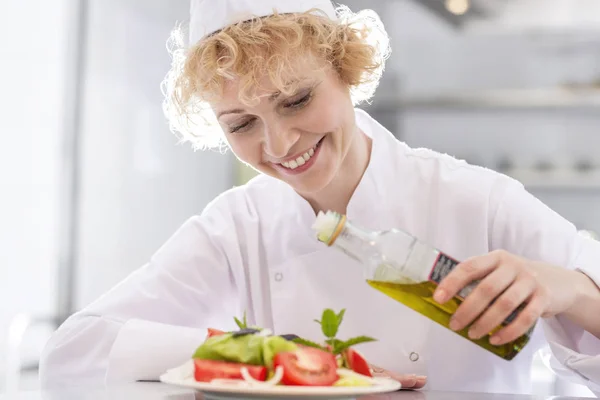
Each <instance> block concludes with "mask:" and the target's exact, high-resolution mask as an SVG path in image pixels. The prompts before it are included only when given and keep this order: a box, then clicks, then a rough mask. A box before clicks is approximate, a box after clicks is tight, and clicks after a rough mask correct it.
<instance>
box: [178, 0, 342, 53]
mask: <svg viewBox="0 0 600 400" xmlns="http://www.w3.org/2000/svg"><path fill="white" fill-rule="evenodd" d="M313 8H315V9H318V10H320V11H322V12H324V13H325V14H326V15H327V16H328V17H329V18H331V19H336V13H335V8H334V7H333V4H332V3H331V1H330V0H191V4H190V28H189V35H190V36H189V40H190V46H192V45H194V44H195V43H196V42H198V41H199V40H201V39H203V38H204V37H206V36H207V35H210V34H211V33H214V32H216V31H218V30H221V29H223V28H225V27H226V26H228V25H232V24H235V23H237V22H241V21H247V20H250V19H253V18H259V17H265V16H267V15H271V14H273V10H276V11H277V12H278V13H280V14H286V13H301V12H306V11H308V10H310V9H313Z"/></svg>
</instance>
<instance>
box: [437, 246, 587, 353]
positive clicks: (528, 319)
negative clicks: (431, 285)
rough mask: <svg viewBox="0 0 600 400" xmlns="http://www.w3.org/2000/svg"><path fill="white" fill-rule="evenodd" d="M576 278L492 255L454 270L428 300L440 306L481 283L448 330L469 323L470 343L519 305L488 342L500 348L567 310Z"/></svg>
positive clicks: (549, 267) (562, 270)
mask: <svg viewBox="0 0 600 400" xmlns="http://www.w3.org/2000/svg"><path fill="white" fill-rule="evenodd" d="M576 274H579V275H581V274H580V273H579V272H576V271H571V270H568V269H565V268H560V267H556V266H553V265H550V264H546V263H542V262H535V261H530V260H527V259H525V258H522V257H518V256H515V255H513V254H510V253H508V252H506V251H493V252H491V253H489V254H486V255H483V256H479V257H473V258H471V259H468V260H466V261H464V262H462V263H460V264H459V265H457V266H456V267H455V268H454V270H453V271H452V272H451V273H450V274H448V276H446V278H445V279H444V280H442V282H441V283H440V285H439V286H438V288H437V289H436V291H435V293H434V299H435V300H436V301H437V302H438V303H441V304H443V303H445V302H446V301H448V300H449V299H450V298H452V297H453V296H455V295H456V294H457V293H458V292H459V291H460V290H461V289H463V288H464V287H465V286H466V285H468V284H469V283H471V282H473V281H475V280H481V282H480V283H479V284H478V285H477V287H476V288H475V289H474V290H473V291H472V292H471V293H470V294H469V295H468V296H467V298H466V299H465V300H464V302H463V303H462V304H461V305H460V306H459V308H458V310H457V311H456V313H455V314H454V315H453V317H452V319H451V323H450V328H451V329H453V330H461V329H463V328H465V327H467V326H469V325H471V324H472V325H471V327H470V329H469V337H471V338H472V339H479V338H482V337H483V336H485V335H486V334H488V333H489V332H491V331H492V330H493V329H495V328H496V327H498V326H499V325H500V324H501V323H502V322H503V321H504V320H505V319H506V318H507V317H508V316H509V315H510V314H511V313H512V312H513V311H515V310H516V309H517V308H518V307H519V306H521V305H523V304H524V303H525V304H524V308H523V309H522V310H521V311H520V313H519V316H518V317H517V318H516V319H514V320H513V321H512V322H511V323H510V324H509V325H508V326H506V327H504V328H502V329H501V330H500V331H498V332H497V333H495V334H494V335H493V336H492V337H491V338H490V343H492V344H493V345H502V344H505V343H508V342H510V341H512V340H515V339H517V338H518V337H520V336H521V335H523V334H524V333H526V332H527V331H528V330H529V329H530V328H531V327H532V326H533V325H534V324H535V323H536V321H537V320H538V318H539V317H545V318H546V317H551V316H554V315H556V314H560V313H562V312H565V311H567V310H568V309H570V308H571V307H572V306H573V304H574V303H575V300H576V298H577V287H578V286H577V285H576V284H575V282H577V280H578V279H579V277H578V276H576ZM492 302H493V304H492Z"/></svg>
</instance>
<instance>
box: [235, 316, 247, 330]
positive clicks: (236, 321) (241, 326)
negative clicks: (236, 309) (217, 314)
mask: <svg viewBox="0 0 600 400" xmlns="http://www.w3.org/2000/svg"><path fill="white" fill-rule="evenodd" d="M233 319H234V320H235V323H236V325H237V326H238V328H240V329H246V324H245V323H244V322H242V321H240V320H239V319H238V318H237V317H233Z"/></svg>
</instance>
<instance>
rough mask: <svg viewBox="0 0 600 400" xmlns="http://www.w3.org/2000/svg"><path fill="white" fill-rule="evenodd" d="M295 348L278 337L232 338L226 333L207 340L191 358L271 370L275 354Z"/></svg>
mask: <svg viewBox="0 0 600 400" xmlns="http://www.w3.org/2000/svg"><path fill="white" fill-rule="evenodd" d="M297 348H298V346H297V345H296V344H295V343H293V342H289V341H287V340H285V339H284V338H281V337H279V336H260V335H252V334H251V335H243V336H233V334H231V333H226V334H224V335H220V336H213V337H211V338H208V339H207V340H206V341H205V342H204V343H202V345H200V346H199V347H198V348H197V349H196V352H195V353H194V355H193V356H192V358H200V359H204V360H218V361H229V362H236V363H242V364H251V365H264V366H266V367H268V368H269V369H271V368H272V367H273V358H274V357H275V355H276V354H277V353H281V352H284V351H294V350H296V349H297Z"/></svg>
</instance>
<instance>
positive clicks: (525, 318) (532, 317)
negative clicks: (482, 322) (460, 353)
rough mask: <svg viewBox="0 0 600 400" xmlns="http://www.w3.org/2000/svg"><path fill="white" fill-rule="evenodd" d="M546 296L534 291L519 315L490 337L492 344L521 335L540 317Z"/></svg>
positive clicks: (544, 306)
mask: <svg viewBox="0 0 600 400" xmlns="http://www.w3.org/2000/svg"><path fill="white" fill-rule="evenodd" d="M547 302H548V300H547V296H545V295H543V294H542V293H541V292H539V291H538V292H537V293H535V294H534V295H533V296H532V297H531V300H530V301H529V303H528V304H527V306H526V307H525V308H524V309H523V311H521V312H520V313H519V316H518V317H517V318H516V319H515V320H514V321H513V322H512V323H511V324H509V325H508V326H507V327H505V328H503V329H501V330H500V331H498V332H497V333H495V334H494V335H493V336H492V337H491V338H490V343H491V344H493V345H503V344H506V343H508V342H512V341H513V340H516V339H517V338H519V337H521V336H523V335H524V334H525V333H526V332H527V331H528V330H529V329H530V328H531V327H532V326H533V325H534V324H535V323H536V321H537V320H538V318H540V316H541V315H542V314H543V312H544V310H545V309H546V306H547Z"/></svg>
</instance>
